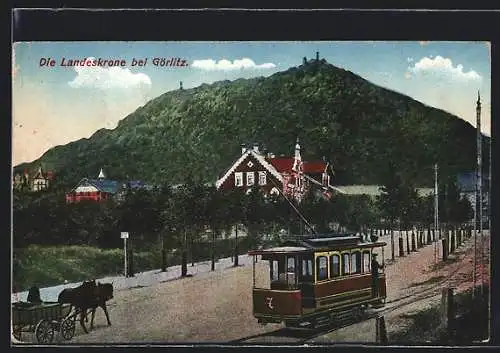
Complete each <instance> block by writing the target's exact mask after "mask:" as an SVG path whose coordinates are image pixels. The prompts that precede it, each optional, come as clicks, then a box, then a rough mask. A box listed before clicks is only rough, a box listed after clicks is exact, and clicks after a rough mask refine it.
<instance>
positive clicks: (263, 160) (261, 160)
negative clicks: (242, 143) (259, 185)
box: [215, 149, 283, 188]
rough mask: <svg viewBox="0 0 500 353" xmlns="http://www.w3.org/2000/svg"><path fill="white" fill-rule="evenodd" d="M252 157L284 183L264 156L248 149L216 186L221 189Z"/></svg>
mask: <svg viewBox="0 0 500 353" xmlns="http://www.w3.org/2000/svg"><path fill="white" fill-rule="evenodd" d="M250 155H251V156H252V157H254V158H255V159H256V160H257V161H258V162H259V163H260V164H261V165H262V166H263V167H264V168H266V170H267V171H269V172H270V173H271V174H272V175H274V176H275V177H276V179H278V180H279V181H280V182H281V181H283V177H282V176H281V174H280V173H279V171H278V170H276V168H275V167H274V166H273V165H272V164H271V163H269V162H268V161H267V160H266V158H264V156H262V155H261V154H260V153H257V152H255V151H254V150H253V149H248V150H246V151H245V153H243V154H242V155H241V156H240V157H239V158H238V160H237V161H236V162H235V163H233V165H232V166H231V167H230V168H229V169H228V170H227V171H226V173H224V175H223V176H222V178H220V179H219V180H217V182H216V183H215V186H216V187H217V188H219V187H220V186H221V185H222V184H223V183H224V182H225V181H226V180H227V178H229V176H230V175H231V174H232V173H233V172H234V171H235V170H236V168H237V167H238V166H239V165H240V164H241V163H243V161H244V160H245V159H246V158H247V157H248V156H250Z"/></svg>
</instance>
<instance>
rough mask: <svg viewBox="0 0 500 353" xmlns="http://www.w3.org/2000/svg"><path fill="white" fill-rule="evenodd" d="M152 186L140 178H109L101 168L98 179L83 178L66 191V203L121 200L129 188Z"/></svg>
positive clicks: (148, 187) (148, 188)
mask: <svg viewBox="0 0 500 353" xmlns="http://www.w3.org/2000/svg"><path fill="white" fill-rule="evenodd" d="M152 188H153V187H152V186H151V185H147V184H145V183H144V182H143V181H140V180H131V181H117V180H110V179H107V177H106V174H105V173H104V170H103V168H101V169H100V170H99V174H98V175H97V178H96V179H91V178H83V179H81V180H80V181H79V182H78V184H77V185H76V186H75V187H74V188H73V189H71V191H69V192H68V193H66V203H76V202H80V201H93V202H100V201H105V200H110V199H115V200H117V201H121V200H123V199H124V195H125V193H126V192H127V191H128V190H135V189H146V190H151V189H152Z"/></svg>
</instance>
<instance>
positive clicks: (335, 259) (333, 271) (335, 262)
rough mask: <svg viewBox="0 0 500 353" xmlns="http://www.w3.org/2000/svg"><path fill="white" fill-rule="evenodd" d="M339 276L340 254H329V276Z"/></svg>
mask: <svg viewBox="0 0 500 353" xmlns="http://www.w3.org/2000/svg"><path fill="white" fill-rule="evenodd" d="M338 276H340V256H339V255H331V256H330V278H333V277H338Z"/></svg>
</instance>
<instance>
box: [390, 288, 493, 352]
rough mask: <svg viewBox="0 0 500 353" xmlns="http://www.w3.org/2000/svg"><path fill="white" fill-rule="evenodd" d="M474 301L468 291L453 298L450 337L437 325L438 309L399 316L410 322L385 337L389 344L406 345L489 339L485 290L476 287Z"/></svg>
mask: <svg viewBox="0 0 500 353" xmlns="http://www.w3.org/2000/svg"><path fill="white" fill-rule="evenodd" d="M476 288H477V289H476V293H477V295H476V297H475V298H474V299H472V289H470V290H467V291H464V292H461V293H458V294H456V295H455V296H454V298H453V301H454V312H455V321H454V323H453V325H452V329H451V331H450V333H449V332H448V331H447V329H446V328H445V327H443V325H442V324H441V306H440V305H435V306H432V307H431V308H428V309H425V310H422V311H419V312H417V313H414V314H403V315H402V318H406V319H410V320H411V322H410V324H409V325H408V326H407V327H405V328H403V329H401V330H399V331H396V332H393V333H391V334H390V335H389V342H390V343H391V344H409V345H412V344H413V345H415V344H418V345H421V344H430V345H436V344H437V345H469V344H473V343H477V342H480V341H482V340H484V339H486V338H488V337H489V331H488V328H489V327H488V312H489V310H490V308H489V305H488V294H489V288H488V287H487V286H485V287H484V288H483V293H484V294H483V295H480V294H479V293H480V287H476Z"/></svg>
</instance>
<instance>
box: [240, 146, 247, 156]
mask: <svg viewBox="0 0 500 353" xmlns="http://www.w3.org/2000/svg"><path fill="white" fill-rule="evenodd" d="M246 151H247V148H246V146H245V144H244V143H242V144H241V154H243V153H245V152H246Z"/></svg>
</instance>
